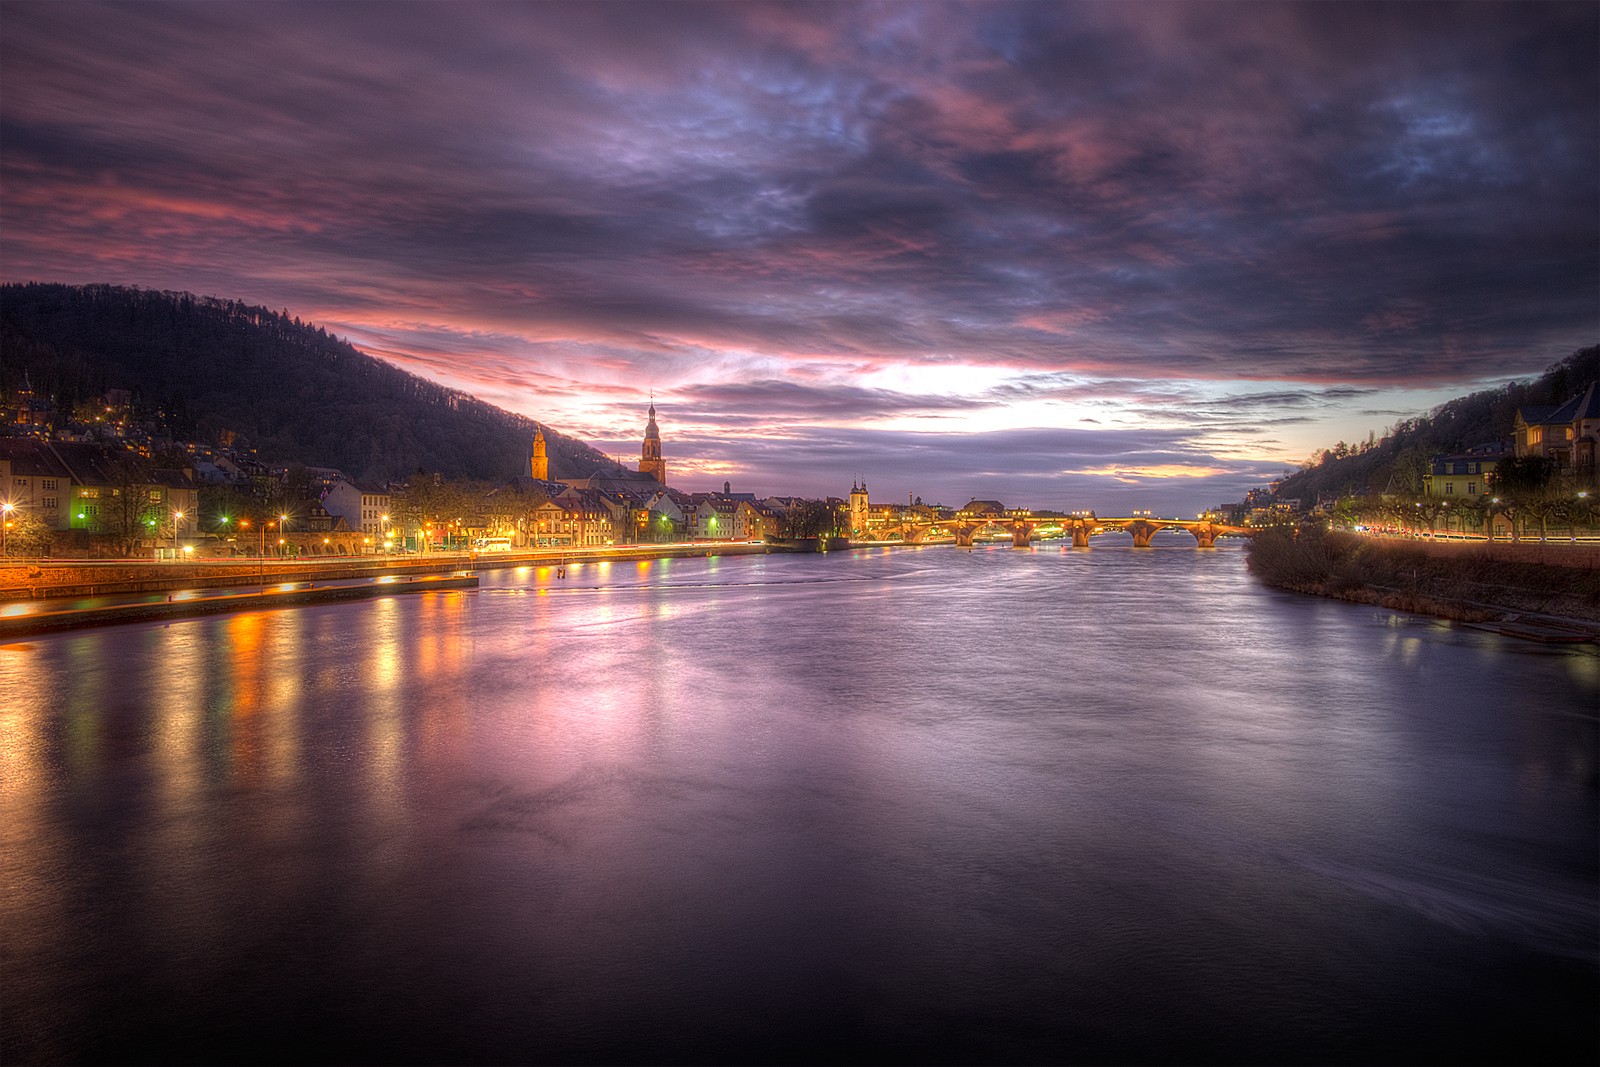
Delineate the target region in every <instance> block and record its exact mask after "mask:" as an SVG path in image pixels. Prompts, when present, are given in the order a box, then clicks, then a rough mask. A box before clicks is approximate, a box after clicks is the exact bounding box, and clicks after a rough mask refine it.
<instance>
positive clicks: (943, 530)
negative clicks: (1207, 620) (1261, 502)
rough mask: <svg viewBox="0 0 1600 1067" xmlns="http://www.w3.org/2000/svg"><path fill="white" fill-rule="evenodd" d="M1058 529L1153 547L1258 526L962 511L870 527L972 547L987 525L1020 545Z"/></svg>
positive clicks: (1080, 538) (1075, 539)
mask: <svg viewBox="0 0 1600 1067" xmlns="http://www.w3.org/2000/svg"><path fill="white" fill-rule="evenodd" d="M1041 527H1042V528H1047V529H1059V530H1060V531H1061V533H1062V536H1069V537H1071V538H1072V547H1074V548H1088V547H1089V538H1091V537H1093V536H1095V535H1096V534H1101V533H1108V532H1112V531H1126V532H1127V533H1129V534H1131V535H1132V536H1133V544H1134V547H1135V548H1149V547H1150V538H1152V537H1154V536H1155V535H1156V533H1157V532H1158V531H1160V530H1187V531H1188V532H1189V533H1191V534H1193V535H1194V539H1195V545H1196V547H1198V548H1212V547H1214V546H1215V545H1216V543H1217V538H1218V537H1224V536H1231V537H1250V536H1253V535H1254V534H1255V532H1256V531H1255V530H1254V529H1252V528H1251V527H1248V526H1227V525H1224V524H1222V523H1217V522H1211V521H1209V520H1207V519H1192V520H1185V519H1157V518H1152V517H1149V516H1139V515H1136V516H1129V517H1127V518H1104V519H1102V518H1099V517H1098V516H1094V515H1090V516H1087V517H1083V516H1065V517H1063V516H1050V515H1034V516H1014V515H958V516H956V517H955V518H952V519H941V520H938V521H935V522H924V523H900V524H896V525H890V526H882V527H878V528H876V529H874V530H873V531H872V532H873V533H874V534H876V535H879V536H886V535H888V534H893V533H899V534H900V536H901V537H902V538H903V539H904V540H905V541H906V542H907V543H908V544H917V543H919V542H922V541H925V540H927V539H928V537H929V536H930V535H932V536H939V535H941V534H942V535H948V536H952V537H954V538H955V542H956V544H957V545H958V546H960V547H963V548H970V547H971V546H972V543H973V541H974V540H976V538H977V536H978V535H979V534H980V533H982V532H983V531H985V530H999V531H1003V532H1006V533H1009V534H1011V543H1012V545H1014V546H1015V547H1017V548H1027V547H1028V546H1029V545H1031V544H1032V543H1033V541H1034V538H1035V537H1038V536H1040V534H1039V530H1040V528H1041Z"/></svg>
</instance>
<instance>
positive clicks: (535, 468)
mask: <svg viewBox="0 0 1600 1067" xmlns="http://www.w3.org/2000/svg"><path fill="white" fill-rule="evenodd" d="M530 467H531V469H530V470H529V472H528V473H529V474H531V475H533V477H534V478H536V479H537V480H539V481H541V482H548V481H549V480H550V457H549V455H548V454H546V452H545V447H544V431H543V430H541V429H539V428H538V427H537V426H536V427H534V430H533V462H532V463H531V464H530Z"/></svg>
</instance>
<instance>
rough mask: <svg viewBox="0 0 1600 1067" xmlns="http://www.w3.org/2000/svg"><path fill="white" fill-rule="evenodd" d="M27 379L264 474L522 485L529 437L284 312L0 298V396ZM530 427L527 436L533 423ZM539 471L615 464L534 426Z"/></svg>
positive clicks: (40, 390) (107, 298)
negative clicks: (228, 450) (335, 473)
mask: <svg viewBox="0 0 1600 1067" xmlns="http://www.w3.org/2000/svg"><path fill="white" fill-rule="evenodd" d="M24 373H26V374H27V376H28V379H29V381H30V382H31V384H32V386H33V389H34V392H35V393H36V394H38V395H41V396H47V397H49V398H50V399H51V400H52V401H54V403H55V405H56V408H57V409H58V410H61V411H71V410H73V409H74V407H76V406H77V405H78V404H80V403H81V402H84V401H88V400H91V399H93V398H96V397H99V396H101V395H103V394H104V393H105V392H106V390H107V389H126V390H128V391H130V392H131V393H132V394H133V397H134V407H135V411H136V413H137V415H138V417H139V418H141V419H145V420H149V421H151V422H153V423H156V424H158V425H161V426H163V427H164V428H165V429H166V432H168V433H169V434H170V435H171V436H173V437H174V438H176V439H179V440H194V441H199V442H202V443H206V444H216V443H221V442H222V441H223V440H224V439H225V438H226V437H227V436H228V435H229V434H231V435H233V437H234V438H235V443H236V445H237V446H243V447H248V448H254V449H256V450H257V454H258V456H259V458H260V459H261V460H262V461H264V462H267V463H291V462H296V461H298V462H302V463H306V464H309V465H313V466H328V467H338V468H340V469H341V470H343V471H345V472H346V473H347V474H349V475H352V476H354V477H357V478H362V479H367V480H372V481H386V480H390V479H399V478H404V477H406V476H408V475H410V474H413V473H415V472H416V471H418V470H427V471H438V472H439V473H441V474H443V475H444V476H445V477H447V478H451V479H458V478H473V479H485V480H499V479H503V478H508V477H510V476H512V475H515V474H526V473H527V463H528V453H529V449H530V447H531V441H532V439H533V433H534V429H535V423H534V421H533V420H531V419H528V418H525V417H523V416H521V415H513V414H511V413H510V412H507V411H502V410H501V409H499V408H496V407H494V406H492V405H489V404H485V403H483V402H482V401H480V400H477V399H476V398H474V397H471V396H468V395H467V394H465V393H462V392H459V391H457V390H453V389H448V388H445V387H444V386H441V385H438V384H435V383H433V382H429V381H427V380H425V379H423V378H419V377H417V376H416V375H413V374H408V373H406V372H405V371H402V370H400V369H399V368H397V367H393V366H391V365H389V364H387V363H384V362H383V361H381V360H379V359H376V358H374V357H372V356H369V355H367V354H365V353H363V352H361V351H359V350H357V349H356V348H354V347H352V346H351V345H350V344H348V343H346V342H344V341H341V340H339V339H338V338H336V337H333V336H331V335H330V334H328V333H327V331H326V330H323V329H321V328H319V327H316V326H312V325H309V324H304V323H301V322H300V320H299V319H297V318H290V317H289V316H288V315H287V314H286V313H280V312H275V311H271V310H269V309H267V308H263V307H251V306H248V305H245V304H242V303H239V302H237V301H227V300H217V299H213V298H208V297H196V296H193V295H191V294H189V293H167V292H153V291H145V290H140V289H124V288H118V287H114V286H105V285H90V286H69V285H49V284H38V283H30V284H25V285H15V284H14V285H4V286H0V389H5V390H9V389H13V388H15V387H16V386H18V385H19V384H20V383H21V381H22V378H23V375H24ZM541 425H542V424H541ZM544 432H545V437H546V439H547V441H548V445H549V453H550V464H551V470H552V472H553V473H554V474H555V475H556V476H563V475H564V476H567V477H582V476H584V475H587V474H590V473H592V472H593V471H595V470H597V469H615V468H616V467H617V464H616V463H614V462H613V461H611V460H610V459H608V458H607V457H606V456H604V455H603V454H601V453H600V452H598V451H596V450H595V449H593V448H590V447H589V446H588V445H586V444H584V443H583V442H581V441H578V440H576V439H574V438H571V437H566V436H564V435H562V434H558V433H555V432H554V431H552V430H551V429H550V428H549V427H548V426H545V427H544Z"/></svg>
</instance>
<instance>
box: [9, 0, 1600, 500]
mask: <svg viewBox="0 0 1600 1067" xmlns="http://www.w3.org/2000/svg"><path fill="white" fill-rule="evenodd" d="M6 23H7V25H6V33H5V35H4V37H3V38H0V181H3V182H4V184H5V188H6V196H5V198H4V200H3V201H0V225H3V227H4V230H5V233H6V243H5V248H4V257H3V259H0V270H3V272H4V275H5V277H6V278H7V280H26V279H31V278H36V279H44V280H63V281H85V282H87V281H112V282H122V283H128V284H139V285H145V286H152V287H160V288H174V289H189V290H193V291H196V292H202V293H215V294H217V295H221V296H226V297H231V298H240V299H245V300H248V301H252V302H260V303H264V304H268V305H270V306H273V307H288V308H290V309H291V310H293V311H294V312H295V313H296V314H300V315H301V316H302V317H303V318H307V319H312V318H315V319H317V320H318V321H326V322H328V323H331V324H337V329H338V330H339V332H341V333H347V334H349V335H350V336H352V337H355V338H360V339H365V340H367V341H368V342H370V343H371V344H373V345H374V346H375V347H376V348H378V349H379V350H380V351H381V352H382V353H383V354H384V355H385V358H391V359H393V360H395V361H396V362H399V363H402V364H403V365H406V366H408V367H411V368H413V369H417V370H420V371H422V372H424V373H427V374H429V375H430V376H435V377H439V378H440V379H441V380H445V381H447V382H448V383H449V384H463V386H464V387H470V388H472V389H473V391H475V392H476V391H480V390H482V391H483V392H484V394H485V395H488V396H490V397H491V398H494V399H495V400H496V402H502V403H506V404H508V405H510V406H516V407H518V408H519V410H525V411H528V412H529V413H531V414H535V415H538V416H539V417H541V418H545V417H554V416H561V415H570V416H571V417H572V418H573V419H574V420H577V421H578V422H580V423H582V424H583V425H582V426H574V427H572V428H573V429H574V430H580V429H582V428H584V427H588V428H593V429H597V430H600V431H601V432H607V429H608V427H613V426H615V427H618V428H620V427H621V426H622V425H623V424H624V423H626V422H627V421H628V419H631V417H632V413H631V411H624V410H623V409H622V408H621V407H620V406H619V405H621V404H622V402H623V401H624V400H625V399H627V398H626V396H625V395H624V394H626V393H627V392H628V388H629V387H630V386H631V388H632V393H633V395H634V396H635V397H637V395H639V394H641V393H644V392H647V391H648V390H649V389H651V388H655V389H656V390H657V391H658V392H660V393H663V394H668V395H671V394H673V393H674V392H676V393H677V395H678V397H679V398H680V399H681V400H682V401H683V402H684V403H685V404H686V405H694V404H703V406H704V407H705V409H706V414H705V425H707V426H708V427H709V426H712V425H730V426H731V425H735V424H737V425H740V426H742V427H744V428H745V429H746V430H748V429H749V428H751V427H754V426H764V427H766V429H764V430H763V432H773V433H778V432H780V431H783V430H784V429H785V428H786V427H792V426H800V427H805V426H809V425H814V424H818V423H823V422H826V421H828V420H844V421H849V420H854V419H867V418H883V417H891V416H892V417H896V418H913V417H925V418H927V419H929V420H939V419H944V418H948V417H951V416H953V415H955V414H957V413H959V412H963V411H968V410H970V409H971V408H972V407H974V406H975V405H980V404H988V405H991V406H992V407H993V408H995V409H998V408H1000V407H1002V406H1004V405H1005V404H1008V403H1010V404H1015V405H1017V407H1018V412H1019V414H1018V416H1017V417H1018V418H1019V419H1033V418H1036V417H1037V405H1038V404H1043V403H1054V404H1058V405H1071V404H1078V405H1080V410H1079V412H1078V415H1079V417H1082V418H1085V419H1086V418H1089V417H1093V418H1108V419H1109V421H1110V422H1112V423H1116V422H1117V421H1118V418H1119V413H1120V418H1121V419H1123V420H1126V419H1131V418H1134V417H1136V416H1137V414H1138V413H1139V412H1142V411H1146V410H1153V411H1156V412H1159V413H1162V414H1163V416H1164V417H1169V418H1171V419H1173V420H1175V421H1181V420H1186V421H1188V422H1189V423H1191V424H1204V425H1206V426H1214V427H1216V428H1217V429H1218V430H1228V432H1237V433H1241V434H1242V433H1244V432H1245V431H1246V430H1247V429H1248V428H1249V424H1251V423H1253V422H1256V421H1258V420H1261V421H1265V420H1269V419H1275V418H1276V419H1280V421H1281V416H1282V415H1283V413H1284V412H1285V411H1288V412H1291V413H1292V416H1293V417H1294V418H1298V419H1301V420H1309V421H1310V422H1312V423H1315V422H1317V421H1318V420H1319V419H1323V418H1327V417H1331V416H1329V415H1328V413H1329V412H1342V413H1344V417H1348V418H1354V417H1356V416H1355V408H1356V406H1357V405H1354V404H1352V403H1350V401H1353V400H1355V399H1357V398H1358V394H1357V393H1353V392H1345V391H1343V390H1365V391H1369V393H1371V395H1373V396H1377V395H1378V394H1380V393H1381V394H1383V395H1384V396H1388V395H1391V394H1392V393H1393V391H1394V390H1396V389H1417V388H1421V387H1437V386H1440V385H1443V384H1446V383H1470V382H1474V381H1477V380H1481V379H1486V378H1493V377H1497V376H1498V377H1504V376H1506V375H1516V374H1528V373H1532V372H1535V371H1537V370H1538V369H1540V368H1542V367H1543V366H1544V365H1546V364H1548V363H1549V362H1552V361H1553V360H1555V359H1557V358H1560V357H1561V356H1563V355H1565V354H1567V353H1568V352H1570V351H1572V350H1573V349H1575V348H1577V347H1580V346H1582V345H1585V344H1591V343H1594V341H1595V339H1596V335H1597V334H1600V308H1597V306H1596V302H1595V300H1594V293H1595V292H1596V291H1600V168H1597V167H1596V165H1595V160H1596V159H1597V158H1600V118H1597V115H1600V105H1597V102H1596V99H1595V94H1594V92H1593V87H1594V85H1595V84H1596V82H1597V80H1600V70H1597V67H1600V64H1597V60H1596V56H1595V52H1594V49H1593V47H1592V43H1593V41H1594V40H1595V38H1596V35H1597V34H1600V13H1597V11H1596V9H1595V8H1594V7H1593V5H1590V4H1583V3H1548V4H1539V5H1525V4H1514V3H1510V4H1502V3H1480V4H1470V5H1422V4H1390V5H1306V4H1293V3H1291V4H1271V3H1262V4H1251V5H1248V6H1247V7H1241V6H1238V5H1233V4H1226V3H1174V4H1167V3H1141V4H1135V5H1118V4H1075V3H1061V4H1032V3H1022V4H1009V3H995V4H896V3H889V4H875V5H864V4H863V5H855V4H852V5H798V6H791V5H783V4H764V3H741V4H704V5H702V4H690V3H675V4H626V3H617V4H600V5H596V4H566V3H550V4H540V5H508V4H468V3H462V4H452V5H449V6H448V7H444V6H435V5H423V4H415V5H400V6H384V7H381V8H380V7H375V6H366V5H326V4H275V5H251V4H238V5H207V4H199V5H188V4H182V5H166V4H139V5H130V4H106V5H58V4H38V3H29V2H22V3H12V4H9V5H8V6H7V11H6ZM953 366H965V367H970V368H972V369H973V375H972V376H973V380H974V382H975V383H977V385H976V386H975V388H974V389H972V390H971V391H968V392H962V391H952V390H944V391H942V392H941V391H934V390H928V391H921V390H907V389H901V388H887V387H883V386H882V385H880V381H882V380H890V381H895V380H904V379H908V378H911V377H914V376H915V375H916V374H918V373H920V372H921V371H924V370H932V371H933V372H936V373H943V372H944V371H945V370H947V369H948V368H950V367H953ZM1239 383H1255V384H1253V385H1252V384H1243V385H1241V384H1239ZM1208 385H1209V386H1210V387H1209V388H1208ZM730 390H732V391H730ZM740 390H742V392H741V391H740ZM1360 395H1365V394H1360ZM762 405H769V406H768V407H762ZM1365 406H1366V407H1368V408H1371V409H1373V410H1387V409H1388V408H1389V407H1392V406H1394V405H1393V404H1391V403H1389V402H1386V401H1377V402H1374V403H1370V404H1367V405H1365ZM1091 411H1092V412H1094V414H1089V412H1091ZM1230 419H1231V420H1234V423H1236V424H1237V425H1234V426H1233V428H1232V429H1229V426H1230V423H1229V420H1230ZM1240 420H1242V421H1240ZM1329 436H1331V437H1338V436H1343V437H1347V438H1348V437H1354V436H1364V432H1363V433H1359V434H1358V433H1356V432H1355V431H1354V430H1352V429H1349V428H1341V429H1339V430H1337V431H1333V432H1330V435H1329ZM957 473H958V469H957V468H952V476H954V475H955V474H957Z"/></svg>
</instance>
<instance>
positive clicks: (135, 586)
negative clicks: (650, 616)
mask: <svg viewBox="0 0 1600 1067" xmlns="http://www.w3.org/2000/svg"><path fill="white" fill-rule="evenodd" d="M774 551H779V552H781V551H790V549H787V548H785V547H784V546H781V545H767V544H761V543H753V542H747V541H694V542H682V543H676V544H662V545H617V546H607V547H605V548H586V549H568V550H564V551H563V550H550V549H544V550H540V551H537V552H522V553H513V552H496V553H487V554H482V555H477V554H472V553H448V552H434V553H428V554H426V555H417V556H409V555H408V556H379V557H365V556H363V557H336V558H328V557H321V558H317V559H311V560H304V561H294V560H277V559H271V558H266V559H226V560H223V559H218V560H195V561H182V562H177V561H174V562H155V561H150V560H139V561H129V560H23V561H18V562H14V563H7V564H5V565H3V566H0V640H3V639H5V638H10V637H19V636H26V635H29V634H35V633H44V632H49V631H54V630H61V629H73V628H79V627H84V626H100V625H106V624H110V623H118V622H147V621H152V620H161V619H174V618H187V617H193V616H197V615H209V614H216V613H219V612H227V611H254V610H261V609H266V608H279V607H289V606H296V605H304V604H312V603H323V602H329V601H338V600H355V599H365V598H369V597H376V596H392V595H396V594H404V593H419V592H430V591H438V590H444V589H471V588H476V587H477V585H478V578H477V573H478V572H479V571H483V570H492V569H499V568H506V567H558V568H559V567H564V566H570V565H573V564H577V563H585V562H601V561H611V562H618V561H629V560H643V559H667V558H681V557H694V556H725V555H750V554H760V553H766V552H774Z"/></svg>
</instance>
